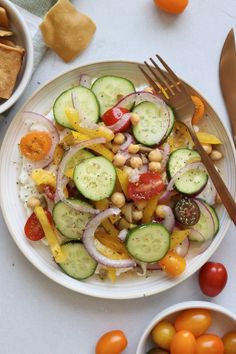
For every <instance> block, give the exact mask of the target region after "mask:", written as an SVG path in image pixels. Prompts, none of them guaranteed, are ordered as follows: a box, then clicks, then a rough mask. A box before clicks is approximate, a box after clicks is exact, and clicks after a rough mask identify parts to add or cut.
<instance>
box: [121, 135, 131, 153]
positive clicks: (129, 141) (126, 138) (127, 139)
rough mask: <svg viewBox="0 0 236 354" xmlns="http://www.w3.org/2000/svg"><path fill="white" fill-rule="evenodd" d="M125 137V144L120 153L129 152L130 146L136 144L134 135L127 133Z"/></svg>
mask: <svg viewBox="0 0 236 354" xmlns="http://www.w3.org/2000/svg"><path fill="white" fill-rule="evenodd" d="M124 136H125V142H124V143H123V144H122V145H121V146H120V151H127V149H128V147H129V146H130V144H132V143H133V142H134V139H133V137H132V135H130V134H129V133H125V134H124Z"/></svg>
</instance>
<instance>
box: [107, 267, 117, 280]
mask: <svg viewBox="0 0 236 354" xmlns="http://www.w3.org/2000/svg"><path fill="white" fill-rule="evenodd" d="M107 276H108V278H109V279H110V280H111V281H112V283H115V281H116V269H115V268H107Z"/></svg>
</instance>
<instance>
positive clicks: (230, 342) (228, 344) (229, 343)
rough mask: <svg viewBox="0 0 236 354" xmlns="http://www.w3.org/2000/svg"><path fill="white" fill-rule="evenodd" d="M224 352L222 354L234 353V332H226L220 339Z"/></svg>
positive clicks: (235, 338)
mask: <svg viewBox="0 0 236 354" xmlns="http://www.w3.org/2000/svg"><path fill="white" fill-rule="evenodd" d="M222 340H223V343H224V347H225V351H224V354H235V353H236V332H228V333H226V334H225V335H224V337H223V338H222Z"/></svg>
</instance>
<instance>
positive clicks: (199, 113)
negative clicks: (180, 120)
mask: <svg viewBox="0 0 236 354" xmlns="http://www.w3.org/2000/svg"><path fill="white" fill-rule="evenodd" d="M191 98H192V101H193V103H194V105H195V112H194V115H193V118H192V124H198V123H199V122H200V121H201V120H202V118H203V117H204V113H205V106H204V103H203V102H202V100H201V99H200V98H199V97H198V96H191Z"/></svg>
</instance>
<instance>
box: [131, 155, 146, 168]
mask: <svg viewBox="0 0 236 354" xmlns="http://www.w3.org/2000/svg"><path fill="white" fill-rule="evenodd" d="M130 166H131V167H133V168H140V167H142V166H143V161H142V159H141V158H140V157H131V159H130Z"/></svg>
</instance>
